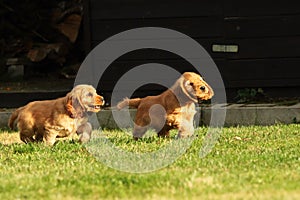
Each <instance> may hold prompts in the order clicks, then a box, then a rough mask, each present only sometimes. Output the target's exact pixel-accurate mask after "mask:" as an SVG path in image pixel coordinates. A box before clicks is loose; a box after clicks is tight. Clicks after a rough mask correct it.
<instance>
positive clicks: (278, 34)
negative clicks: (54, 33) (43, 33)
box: [85, 0, 300, 98]
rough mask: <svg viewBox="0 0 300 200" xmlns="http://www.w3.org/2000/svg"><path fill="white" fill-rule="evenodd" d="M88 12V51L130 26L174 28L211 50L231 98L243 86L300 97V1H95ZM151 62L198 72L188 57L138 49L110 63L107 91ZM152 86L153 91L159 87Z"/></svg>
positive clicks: (104, 87) (105, 79)
mask: <svg viewBox="0 0 300 200" xmlns="http://www.w3.org/2000/svg"><path fill="white" fill-rule="evenodd" d="M86 12H87V13H88V14H87V15H86V20H85V27H87V29H86V30H90V32H89V34H86V38H87V39H88V40H89V44H88V45H87V49H88V51H89V50H91V49H92V48H93V47H95V46H96V45H97V44H99V43H100V42H102V41H103V40H105V39H107V38H108V37H110V36H112V35H114V34H117V33H120V32H122V31H125V30H128V29H132V28H138V27H145V26H154V27H165V28H170V29H174V30H177V31H180V32H182V33H184V34H186V35H188V36H190V37H192V38H193V39H195V40H196V41H198V42H199V43H200V44H201V45H202V46H203V47H204V48H205V49H206V50H207V51H208V53H209V54H210V55H211V56H212V58H213V59H214V61H215V63H216V64H217V66H218V68H219V70H220V72H221V74H222V77H223V80H224V83H225V86H226V90H227V92H228V96H229V98H233V97H234V96H235V95H236V93H235V92H236V91H237V90H238V89H240V88H263V89H264V91H265V92H266V93H268V94H267V95H270V96H272V95H274V96H298V97H299V96H300V92H299V91H300V90H299V89H300V7H299V1H297V0H293V1H292V0H286V1H274V0H251V1H250V0H247V1H241V0H187V1H186V0H146V1H143V0H89V3H88V4H86ZM214 44H223V45H226V44H230V45H237V46H238V52H237V53H224V52H213V51H212V45H214ZM150 61H151V62H153V61H156V62H160V63H163V64H167V65H169V66H172V67H174V68H176V69H178V70H180V71H188V70H193V68H192V66H190V65H189V64H188V63H187V62H186V61H185V60H183V59H182V58H180V57H178V56H176V55H172V54H171V53H168V52H163V51H160V50H140V51H135V52H131V53H128V54H126V55H123V56H122V57H120V58H119V59H117V60H116V61H115V62H114V63H113V64H112V65H111V66H110V68H109V69H108V70H107V72H106V73H107V74H106V76H105V77H103V78H102V79H101V83H100V87H101V89H102V90H105V91H107V92H109V91H110V90H111V89H112V87H113V85H114V82H115V80H117V79H118V77H119V76H121V75H122V74H123V73H124V72H126V71H127V70H129V69H130V68H132V67H134V66H136V65H139V64H143V63H148V62H150ZM183 66H184V67H183ZM146 90H149V93H151V92H153V91H150V90H155V87H149V88H147V89H146ZM157 90H159V89H157Z"/></svg>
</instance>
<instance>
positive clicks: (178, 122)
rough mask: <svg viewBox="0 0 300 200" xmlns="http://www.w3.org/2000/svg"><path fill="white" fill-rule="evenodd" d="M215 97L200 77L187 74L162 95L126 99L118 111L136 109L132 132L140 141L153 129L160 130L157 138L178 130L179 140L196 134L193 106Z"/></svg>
mask: <svg viewBox="0 0 300 200" xmlns="http://www.w3.org/2000/svg"><path fill="white" fill-rule="evenodd" d="M213 95H214V92H213V90H212V88H211V87H210V86H209V85H208V84H207V83H206V82H205V81H204V80H203V79H202V77H201V76H199V75H198V74H196V73H193V72H185V73H184V74H183V75H182V76H181V77H180V78H179V79H178V80H177V81H176V82H175V84H174V85H173V86H172V87H171V88H170V89H168V90H166V91H165V92H163V93H162V94H160V95H157V96H148V97H145V98H135V99H124V100H123V101H121V102H119V103H118V105H117V108H118V109H122V108H124V107H126V106H129V107H135V108H137V112H136V116H135V126H134V130H133V137H134V138H135V139H138V138H141V137H142V136H143V135H144V134H145V132H146V130H147V129H148V128H150V127H151V128H154V129H155V130H156V131H157V133H158V136H164V137H165V136H169V131H170V130H171V129H178V130H179V132H178V137H187V136H191V135H192V134H193V133H194V126H193V120H194V115H195V113H196V110H195V104H194V103H196V102H199V101H201V100H208V99H211V98H212V96H213ZM161 108H164V109H161Z"/></svg>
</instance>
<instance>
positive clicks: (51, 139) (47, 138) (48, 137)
mask: <svg viewBox="0 0 300 200" xmlns="http://www.w3.org/2000/svg"><path fill="white" fill-rule="evenodd" d="M57 135H58V134H57V133H56V131H54V130H53V131H52V130H47V129H46V130H45V133H44V136H43V141H44V142H45V143H46V144H48V145H50V146H53V145H54V143H55V141H56V137H57Z"/></svg>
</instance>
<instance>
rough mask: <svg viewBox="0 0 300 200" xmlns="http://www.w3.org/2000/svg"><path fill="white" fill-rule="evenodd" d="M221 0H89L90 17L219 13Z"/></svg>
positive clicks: (187, 15) (205, 14) (111, 17)
mask: <svg viewBox="0 0 300 200" xmlns="http://www.w3.org/2000/svg"><path fill="white" fill-rule="evenodd" d="M221 2H222V0H201V1H199V0H189V1H175V0H151V1H141V0H126V1H123V0H102V1H99V0H91V7H92V8H93V9H92V12H91V18H92V19H124V18H126V19H136V18H143V19H144V18H165V17H193V16H213V15H221V14H222V12H223V9H222V3H221Z"/></svg>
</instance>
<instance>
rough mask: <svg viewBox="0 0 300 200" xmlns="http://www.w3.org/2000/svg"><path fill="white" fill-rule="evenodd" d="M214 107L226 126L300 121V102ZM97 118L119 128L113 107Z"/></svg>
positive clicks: (5, 114)
mask: <svg viewBox="0 0 300 200" xmlns="http://www.w3.org/2000/svg"><path fill="white" fill-rule="evenodd" d="M213 109H216V110H217V109H226V119H225V126H237V125H239V126H249V125H263V126H265V125H273V124H291V123H300V103H298V104H295V105H292V106H277V105H274V104H231V105H229V104H226V105H224V104H217V105H213ZM12 111H13V110H8V111H0V128H2V129H3V128H7V122H8V119H9V116H10V115H11V113H12ZM211 111H212V107H210V106H209V107H201V108H200V107H198V108H197V114H196V117H195V118H196V119H197V120H196V121H195V125H196V126H208V125H209V123H210V118H211ZM120 112H124V114H125V111H120ZM135 113H136V110H135V109H130V115H131V117H132V118H134V116H135ZM97 119H98V121H99V125H100V127H102V128H109V129H115V128H118V126H117V124H116V123H115V121H114V119H113V116H112V110H111V109H104V110H101V111H100V112H99V113H97ZM215 120H216V119H215ZM126 121H127V120H126ZM216 121H217V120H216ZM121 125H122V128H128V127H132V124H128V122H126V123H124V124H121Z"/></svg>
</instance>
